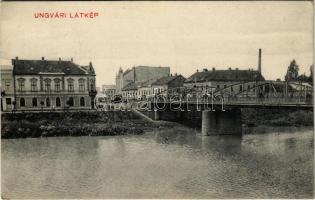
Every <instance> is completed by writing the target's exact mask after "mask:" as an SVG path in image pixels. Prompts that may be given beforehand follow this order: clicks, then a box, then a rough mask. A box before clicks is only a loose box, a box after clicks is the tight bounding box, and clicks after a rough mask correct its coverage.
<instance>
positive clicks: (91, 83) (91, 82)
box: [90, 79, 95, 90]
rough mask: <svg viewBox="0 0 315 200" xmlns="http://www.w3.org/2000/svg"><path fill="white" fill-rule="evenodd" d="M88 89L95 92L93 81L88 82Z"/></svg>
mask: <svg viewBox="0 0 315 200" xmlns="http://www.w3.org/2000/svg"><path fill="white" fill-rule="evenodd" d="M90 89H91V90H95V88H94V80H93V79H91V80H90Z"/></svg>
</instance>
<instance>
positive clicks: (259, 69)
mask: <svg viewBox="0 0 315 200" xmlns="http://www.w3.org/2000/svg"><path fill="white" fill-rule="evenodd" d="M258 72H259V73H261V49H259V53H258Z"/></svg>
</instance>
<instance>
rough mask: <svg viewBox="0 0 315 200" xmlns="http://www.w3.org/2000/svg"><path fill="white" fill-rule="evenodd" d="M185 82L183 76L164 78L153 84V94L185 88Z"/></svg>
mask: <svg viewBox="0 0 315 200" xmlns="http://www.w3.org/2000/svg"><path fill="white" fill-rule="evenodd" d="M185 80H186V79H185V78H184V77H183V76H182V75H175V76H172V75H171V76H167V77H162V78H160V79H158V80H157V81H155V82H154V83H152V93H153V94H154V95H155V94H159V93H161V92H164V91H167V90H169V89H172V88H178V87H183V86H184V82H185Z"/></svg>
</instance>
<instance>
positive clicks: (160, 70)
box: [116, 66, 170, 94]
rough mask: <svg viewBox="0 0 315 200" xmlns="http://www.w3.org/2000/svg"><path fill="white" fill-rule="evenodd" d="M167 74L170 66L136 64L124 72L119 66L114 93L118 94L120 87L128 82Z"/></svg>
mask: <svg viewBox="0 0 315 200" xmlns="http://www.w3.org/2000/svg"><path fill="white" fill-rule="evenodd" d="M169 75H170V67H150V66H137V67H133V68H132V69H127V70H126V71H125V72H124V71H123V70H122V69H121V68H120V69H119V71H118V74H117V75H116V93H118V94H120V93H121V92H122V89H123V88H124V87H126V86H127V85H128V84H130V83H135V84H138V83H143V82H145V81H148V80H157V79H159V78H161V77H165V76H169Z"/></svg>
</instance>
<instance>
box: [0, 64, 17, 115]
mask: <svg viewBox="0 0 315 200" xmlns="http://www.w3.org/2000/svg"><path fill="white" fill-rule="evenodd" d="M0 75H1V111H11V110H12V109H13V104H14V103H13V102H14V81H13V66H12V65H2V66H0Z"/></svg>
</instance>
